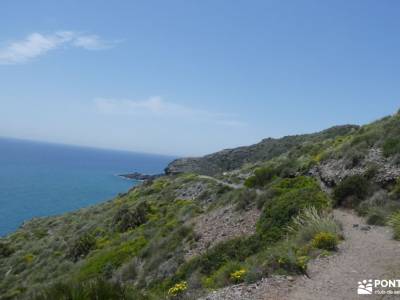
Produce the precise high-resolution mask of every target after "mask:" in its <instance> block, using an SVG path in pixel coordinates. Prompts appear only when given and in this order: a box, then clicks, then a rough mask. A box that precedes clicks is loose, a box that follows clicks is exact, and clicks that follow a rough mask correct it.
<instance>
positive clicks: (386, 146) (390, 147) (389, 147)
mask: <svg viewBox="0 0 400 300" xmlns="http://www.w3.org/2000/svg"><path fill="white" fill-rule="evenodd" d="M382 149H383V155H385V156H386V157H387V156H391V155H394V154H397V153H400V139H399V137H396V138H389V139H387V140H386V141H385V142H384V143H383V146H382Z"/></svg>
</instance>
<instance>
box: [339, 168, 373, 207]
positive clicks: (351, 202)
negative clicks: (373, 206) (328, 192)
mask: <svg viewBox="0 0 400 300" xmlns="http://www.w3.org/2000/svg"><path fill="white" fill-rule="evenodd" d="M368 193H369V182H368V180H367V179H365V177H363V176H361V175H353V176H349V177H346V178H345V179H343V180H342V181H341V182H340V183H339V184H338V185H337V186H336V187H335V188H334V191H333V198H334V200H335V205H336V206H345V207H352V208H354V207H356V206H357V205H358V204H359V203H360V202H361V201H362V200H363V199H365V197H366V196H367V195H368Z"/></svg>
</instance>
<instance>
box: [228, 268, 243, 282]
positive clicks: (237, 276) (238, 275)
mask: <svg viewBox="0 0 400 300" xmlns="http://www.w3.org/2000/svg"><path fill="white" fill-rule="evenodd" d="M245 275H246V270H245V269H240V270H237V271H235V272H233V273H231V276H230V277H231V279H232V281H234V282H241V281H243V279H244V276H245Z"/></svg>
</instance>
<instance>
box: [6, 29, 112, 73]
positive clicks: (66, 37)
mask: <svg viewBox="0 0 400 300" xmlns="http://www.w3.org/2000/svg"><path fill="white" fill-rule="evenodd" d="M114 44H115V42H108V41H104V40H102V39H101V38H100V37H98V36H97V35H85V34H81V33H78V32H73V31H57V32H55V33H53V34H41V33H37V32H34V33H31V34H29V35H28V36H27V37H26V38H24V39H23V40H20V41H14V42H11V43H9V44H8V45H7V46H5V47H3V48H1V49H0V64H2V65H11V64H20V63H25V62H27V61H29V60H31V59H33V58H35V57H38V56H41V55H44V54H46V53H47V52H49V51H51V50H55V49H57V48H59V47H61V46H67V45H70V46H73V47H78V48H83V49H86V50H100V49H106V48H110V47H112V46H113V45H114Z"/></svg>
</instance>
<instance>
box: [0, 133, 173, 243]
mask: <svg viewBox="0 0 400 300" xmlns="http://www.w3.org/2000/svg"><path fill="white" fill-rule="evenodd" d="M172 159H173V158H172V157H168V156H158V155H149V154H140V153H133V152H125V151H112V150H102V149H95V148H86V147H77V146H66V145H58V144H50V143H40V142H31V141H22V140H14V139H5V138H0V236H4V235H6V234H7V233H10V232H11V231H13V230H15V229H16V228H18V226H20V225H21V224H22V222H24V221H26V220H29V219H31V218H33V217H41V216H49V215H55V214H61V213H64V212H67V211H72V210H75V209H79V208H82V207H86V206H89V205H92V204H95V203H98V202H102V201H105V200H108V199H111V198H113V197H115V196H116V195H117V194H118V193H121V192H126V191H128V190H129V189H130V188H131V187H133V186H134V185H135V184H137V182H136V181H133V180H128V179H124V178H122V177H120V176H117V175H118V174H124V173H125V174H126V173H132V172H135V171H137V172H141V173H145V174H156V173H161V172H162V171H163V169H164V168H165V166H166V165H167V164H168V162H170V161H171V160H172Z"/></svg>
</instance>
